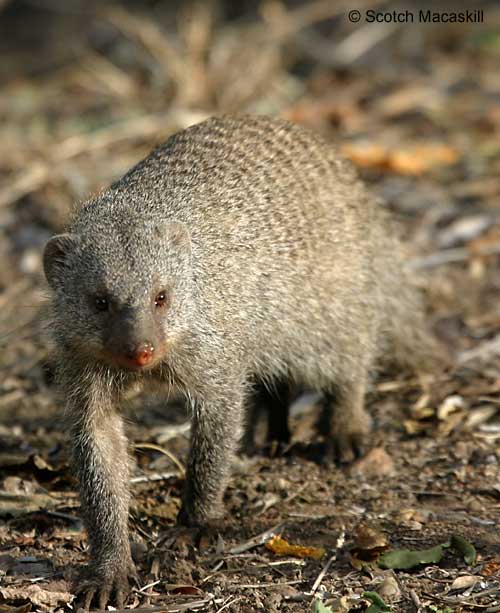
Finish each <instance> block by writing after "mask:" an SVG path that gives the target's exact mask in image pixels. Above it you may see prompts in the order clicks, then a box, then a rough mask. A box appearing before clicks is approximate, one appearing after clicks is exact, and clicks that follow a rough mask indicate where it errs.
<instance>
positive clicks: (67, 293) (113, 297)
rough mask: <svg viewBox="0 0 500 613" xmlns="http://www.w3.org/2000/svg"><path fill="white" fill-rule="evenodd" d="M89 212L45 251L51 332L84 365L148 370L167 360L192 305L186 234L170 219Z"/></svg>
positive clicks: (182, 227)
mask: <svg viewBox="0 0 500 613" xmlns="http://www.w3.org/2000/svg"><path fill="white" fill-rule="evenodd" d="M101 206H102V205H101ZM111 208H112V207H111ZM84 212H85V210H84ZM92 213H93V211H92V209H90V214H89V215H85V214H84V215H83V216H82V217H81V218H80V219H79V221H78V222H77V223H76V224H75V227H74V228H73V231H72V232H71V233H68V234H60V235H58V236H54V237H53V238H52V239H50V241H49V242H48V243H47V245H46V247H45V251H44V270H45V275H46V278H47V281H48V283H49V286H50V288H51V289H52V292H53V300H52V308H53V313H54V316H55V326H54V328H55V330H54V333H55V335H56V337H57V340H58V342H59V343H61V344H62V345H63V346H64V347H65V348H67V349H68V350H69V351H71V352H72V354H73V355H76V356H77V357H79V358H83V359H84V360H87V361H96V360H97V361H99V362H104V363H106V364H107V365H111V366H114V367H117V368H125V369H127V370H143V369H150V368H152V367H154V366H155V365H157V364H158V363H159V362H161V361H163V360H165V359H168V356H169V352H170V351H171V350H172V349H173V347H174V345H175V342H176V340H177V339H178V337H179V335H180V334H182V332H183V331H184V330H185V328H186V323H187V312H186V310H185V307H186V305H189V304H191V305H192V304H193V301H192V300H186V297H187V296H188V294H189V292H190V288H191V283H190V279H191V273H190V268H191V267H190V265H189V263H190V256H191V249H190V238H189V233H188V231H187V229H186V226H185V225H184V224H182V223H179V222H175V221H164V220H161V221H154V220H148V221H146V220H144V219H140V218H138V217H137V218H135V219H130V218H128V219H124V218H123V217H122V218H121V219H120V218H116V217H113V216H112V215H105V216H103V215H96V214H92ZM129 217H130V216H129Z"/></svg>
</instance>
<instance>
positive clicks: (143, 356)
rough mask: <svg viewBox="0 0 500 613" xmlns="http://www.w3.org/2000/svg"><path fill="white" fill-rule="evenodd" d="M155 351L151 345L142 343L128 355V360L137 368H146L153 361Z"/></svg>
mask: <svg viewBox="0 0 500 613" xmlns="http://www.w3.org/2000/svg"><path fill="white" fill-rule="evenodd" d="M154 350H155V348H154V347H153V345H152V344H151V343H142V344H141V345H138V346H137V347H135V348H134V349H133V350H132V351H130V352H129V353H127V358H128V359H129V360H130V361H131V362H132V363H133V364H135V365H136V366H146V365H147V364H149V363H150V362H151V361H152V360H153V354H154Z"/></svg>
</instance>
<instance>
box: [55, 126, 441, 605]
mask: <svg viewBox="0 0 500 613" xmlns="http://www.w3.org/2000/svg"><path fill="white" fill-rule="evenodd" d="M392 225H393V224H392V222H391V220H390V219H389V218H388V214H387V212H386V211H385V210H384V209H383V207H381V206H380V205H379V204H378V203H377V202H376V201H375V200H374V198H373V197H372V196H371V195H370V194H369V193H368V192H367V190H366V189H365V187H364V186H363V184H362V183H361V182H360V181H359V180H358V178H357V176H356V174H355V172H354V171H353V169H352V167H351V165H350V164H349V163H348V162H346V161H344V160H343V159H342V158H341V157H340V156H339V155H338V153H337V152H336V151H335V149H334V148H333V147H332V146H331V145H330V144H327V143H326V142H324V141H323V140H322V139H321V138H319V137H318V136H316V135H314V134H312V133H311V132H309V131H308V130H306V129H304V128H301V127H298V126H295V125H292V124H290V123H287V122H285V121H281V120H276V119H270V118H265V117H243V116H241V117H239V116H235V117H230V116H228V117H219V118H215V119H210V120H208V121H206V122H204V123H201V124H199V125H196V126H193V127H191V128H189V129H187V130H184V131H182V132H180V133H178V134H176V135H174V136H173V137H172V138H170V139H169V140H168V141H167V142H166V143H165V144H164V145H162V146H160V147H158V148H157V149H156V150H154V151H153V152H152V153H151V154H150V155H149V156H148V157H147V158H146V159H145V160H143V161H142V162H140V163H139V164H138V165H137V166H135V167H134V168H133V169H132V170H130V171H129V172H128V173H127V174H126V175H125V176H124V177H123V178H122V179H120V180H119V181H117V182H116V183H114V184H113V185H112V186H111V187H110V188H109V189H107V190H106V191H104V192H103V193H101V194H100V195H98V196H97V197H95V198H93V199H91V200H89V201H88V202H86V203H85V204H83V205H82V206H81V207H80V209H79V211H78V212H77V214H76V216H75V218H74V220H73V222H72V224H71V227H70V228H69V230H68V234H64V235H60V236H56V237H54V238H52V239H51V241H49V243H48V244H47V247H46V249H45V254H44V266H45V272H46V276H47V279H48V282H49V285H50V287H51V289H52V302H51V314H52V315H51V326H50V327H51V330H52V334H53V337H54V341H55V345H56V348H57V362H58V379H59V383H60V386H61V389H62V392H63V394H64V395H65V400H66V403H67V411H68V414H69V415H70V418H71V419H70V423H71V424H72V431H71V436H72V443H73V450H74V462H75V466H76V471H77V474H78V477H79V482H80V491H81V501H82V510H83V516H84V518H85V522H86V526H87V530H88V534H89V539H90V545H91V565H90V573H89V576H88V579H87V581H86V582H85V583H84V584H83V587H82V589H83V592H84V594H85V596H86V605H87V606H88V605H89V604H90V601H91V600H92V598H93V597H96V600H97V602H98V603H99V604H100V606H101V607H103V606H104V605H105V604H106V602H108V600H109V599H110V597H111V595H112V593H113V592H114V593H115V596H116V599H117V602H118V604H119V605H121V604H122V603H123V600H124V598H125V595H126V592H127V585H128V584H127V576H128V575H130V574H131V573H132V572H133V563H132V559H131V556H130V546H129V539H128V531H127V513H128V506H129V486H128V481H129V467H128V456H127V442H126V437H125V434H124V429H123V423H122V418H121V417H120V413H119V410H118V409H119V402H120V397H121V396H122V394H123V392H124V390H125V389H126V388H127V386H128V385H130V384H131V383H133V382H136V381H138V380H141V381H143V382H145V383H146V385H147V384H148V381H150V380H152V379H154V380H160V381H164V382H165V383H166V384H175V385H176V386H178V387H179V388H180V389H182V390H184V392H185V394H186V397H187V399H188V401H189V404H190V407H191V410H192V435H191V452H190V455H189V462H188V471H187V478H186V486H185V492H184V498H183V505H182V509H181V512H180V516H179V520H180V522H182V523H185V524H203V523H205V522H207V520H209V519H210V518H211V517H214V516H216V515H217V514H218V513H219V512H220V511H221V500H222V495H223V492H224V488H225V485H226V482H227V479H228V476H229V469H230V466H231V457H232V455H233V453H234V451H235V449H236V448H237V445H238V442H239V439H240V436H241V432H242V420H243V417H242V416H243V415H244V410H243V408H244V404H245V399H246V398H247V396H248V394H249V392H250V387H251V381H255V380H260V381H265V382H268V384H269V385H273V381H274V380H279V379H281V380H283V379H284V378H285V379H289V380H292V381H295V382H296V383H297V384H298V385H300V386H304V387H307V388H310V389H316V390H321V391H323V392H325V394H326V396H327V397H330V396H331V397H333V396H334V397H335V406H334V409H333V411H332V417H331V422H330V436H331V440H332V441H335V446H336V450H337V452H338V453H339V454H340V455H341V456H349V455H352V451H356V450H358V449H359V447H360V445H361V443H362V442H363V440H364V439H365V438H366V435H367V433H368V431H369V427H370V420H369V417H368V416H367V414H366V413H365V410H364V406H363V405H364V394H365V388H366V384H367V378H368V375H369V372H370V371H371V370H372V369H373V367H374V364H375V362H376V360H377V359H378V358H383V357H386V356H387V355H389V354H390V355H393V356H394V355H396V357H398V358H400V359H401V360H402V361H405V360H406V361H410V362H411V361H412V360H414V359H415V357H416V355H417V354H419V353H420V354H423V353H424V350H427V348H428V347H431V343H430V342H429V341H428V338H427V336H426V333H425V331H424V327H423V324H422V311H421V307H420V303H419V299H418V296H417V294H416V292H415V290H414V289H413V287H412V285H411V283H410V282H409V280H408V279H407V278H406V275H405V273H404V272H403V268H402V248H401V244H400V243H399V241H398V239H397V238H396V236H395V233H394V231H393V228H392Z"/></svg>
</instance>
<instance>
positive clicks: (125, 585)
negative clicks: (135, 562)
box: [76, 568, 134, 611]
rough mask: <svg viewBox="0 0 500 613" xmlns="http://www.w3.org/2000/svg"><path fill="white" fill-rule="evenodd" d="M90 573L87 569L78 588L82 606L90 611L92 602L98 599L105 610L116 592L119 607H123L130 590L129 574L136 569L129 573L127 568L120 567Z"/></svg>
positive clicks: (101, 608)
mask: <svg viewBox="0 0 500 613" xmlns="http://www.w3.org/2000/svg"><path fill="white" fill-rule="evenodd" d="M90 573H91V574H90V575H89V570H88V569H87V570H86V571H85V578H84V579H83V580H82V582H81V584H80V585H79V586H78V588H77V589H76V593H77V595H78V596H79V598H81V599H82V604H81V606H80V608H81V609H82V610H83V611H89V609H90V607H91V606H92V602H93V601H94V602H95V601H97V602H98V606H99V609H100V610H101V611H104V610H105V608H106V605H108V604H109V603H110V601H111V597H112V595H113V594H114V596H115V601H116V604H117V606H118V608H119V609H123V608H124V606H125V601H126V599H127V595H128V592H129V582H128V575H129V574H132V575H133V574H134V571H130V573H129V572H128V571H127V570H126V569H125V570H124V569H122V568H118V569H116V570H112V571H110V570H108V571H107V572H104V573H103V572H95V571H94V572H93V573H92V571H90Z"/></svg>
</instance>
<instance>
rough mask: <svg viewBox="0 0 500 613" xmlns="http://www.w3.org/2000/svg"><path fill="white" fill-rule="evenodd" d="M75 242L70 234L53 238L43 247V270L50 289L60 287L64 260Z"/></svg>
mask: <svg viewBox="0 0 500 613" xmlns="http://www.w3.org/2000/svg"><path fill="white" fill-rule="evenodd" d="M76 243H77V240H76V237H75V236H73V235H72V234H58V235H57V236H53V237H52V238H51V239H50V240H49V242H48V243H47V244H46V245H45V249H44V252H43V269H44V272H45V277H46V278H47V282H48V284H49V285H50V287H51V288H52V289H56V288H57V287H59V286H60V285H61V281H62V276H63V271H64V267H65V263H66V258H67V256H68V254H69V253H71V252H72V251H74V249H75V246H76Z"/></svg>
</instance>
